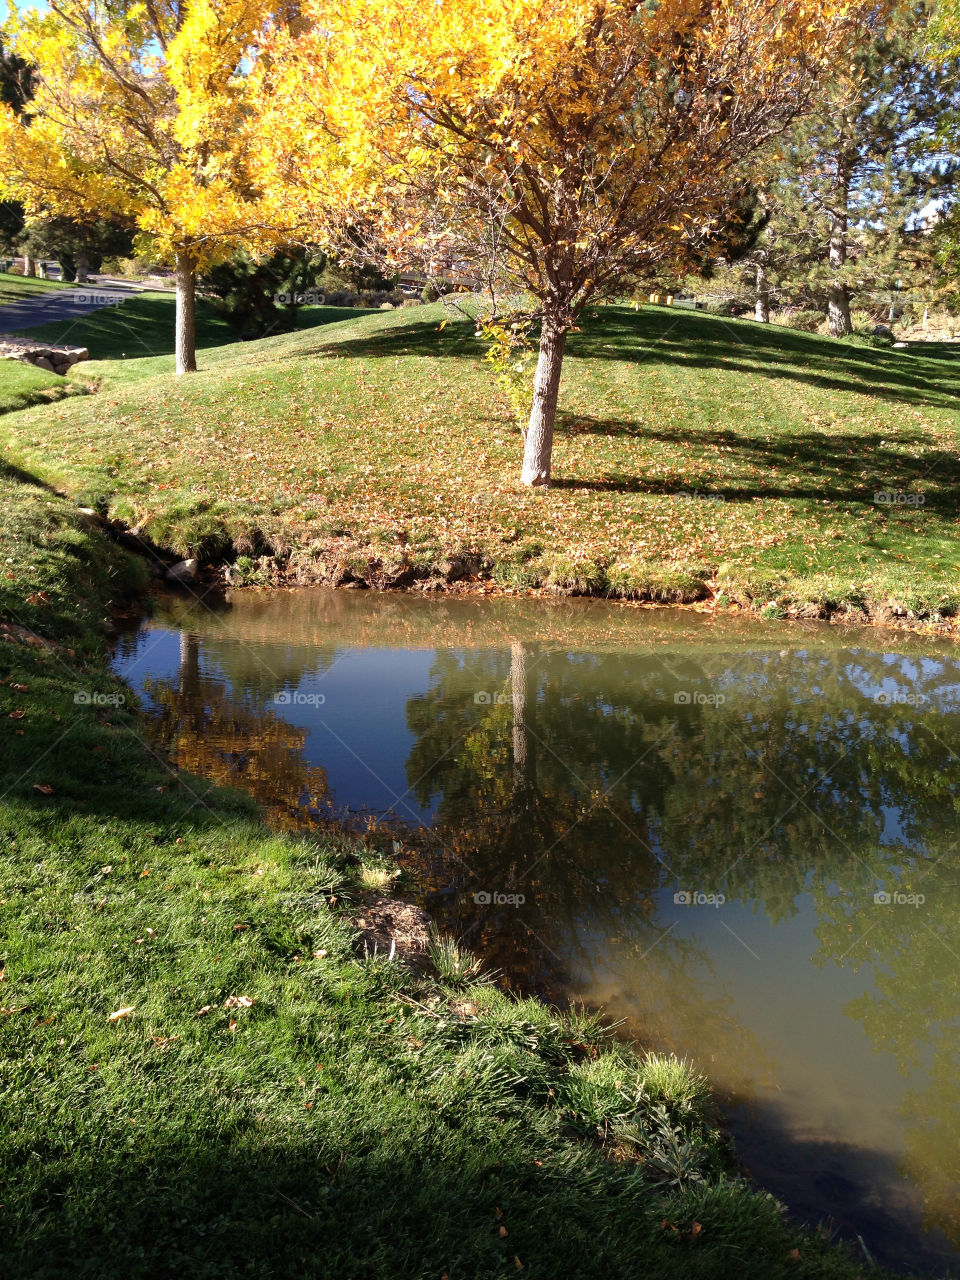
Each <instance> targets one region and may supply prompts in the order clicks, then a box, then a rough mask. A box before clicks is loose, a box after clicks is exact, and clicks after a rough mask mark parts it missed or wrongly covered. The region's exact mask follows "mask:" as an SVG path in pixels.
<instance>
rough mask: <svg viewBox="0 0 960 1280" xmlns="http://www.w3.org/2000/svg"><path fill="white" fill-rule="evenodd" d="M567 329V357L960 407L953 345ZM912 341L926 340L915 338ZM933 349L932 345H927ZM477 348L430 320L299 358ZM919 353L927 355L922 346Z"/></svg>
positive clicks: (619, 314) (701, 322)
mask: <svg viewBox="0 0 960 1280" xmlns="http://www.w3.org/2000/svg"><path fill="white" fill-rule="evenodd" d="M590 315H591V316H594V315H595V316H596V318H595V319H593V318H590V317H589V316H588V318H586V319H584V321H583V322H582V324H583V327H582V331H581V332H578V333H575V334H573V335H571V338H570V342H569V344H568V347H567V354H568V356H569V357H571V358H573V359H580V360H616V361H621V362H625V363H633V364H644V363H649V364H653V365H676V366H679V367H681V368H686V369H691V370H693V369H723V370H726V371H729V372H731V373H745V374H750V375H752V376H754V377H756V376H757V375H759V376H761V377H766V378H775V379H787V380H791V381H795V382H798V383H803V384H806V385H808V386H813V387H818V388H821V389H824V390H828V391H843V392H848V393H851V394H857V395H865V396H870V397H874V398H877V399H881V400H888V401H891V402H895V403H905V404H915V405H923V406H926V407H929V408H947V409H956V408H958V407H960V349H958V350H957V351H955V352H954V361H955V362H954V363H953V364H951V361H950V360H949V358H948V356H947V354H943V355H940V356H938V358H937V359H936V361H935V363H934V362H931V363H930V364H927V363H926V362H924V361H921V360H920V359H918V357H919V356H920V354H921V353H920V352H919V351H916V350H915V348H911V349H909V350H907V351H904V352H900V351H892V350H887V349H882V348H874V347H866V346H864V347H861V346H856V345H854V344H853V343H844V342H837V341H834V340H830V339H826V338H820V337H818V336H816V335H815V334H809V333H804V332H802V331H800V330H797V329H788V328H786V327H785V326H781V325H762V324H756V323H753V322H751V321H732V322H731V321H728V320H725V319H723V318H721V317H718V316H709V315H705V314H703V313H702V312H689V311H670V312H667V311H665V310H663V309H662V308H650V309H644V310H641V311H633V310H632V309H630V308H627V307H602V308H600V309H599V310H598V311H596V312H594V313H590ZM915 345H916V346H920V345H923V346H924V347H926V344H915ZM931 345H932V344H931ZM485 351H486V347H485V345H484V343H483V342H482V341H480V340H479V339H478V338H476V337H475V336H474V332H473V329H472V328H471V326H470V325H469V324H468V323H467V322H465V321H459V320H454V321H452V322H450V323H448V324H447V325H446V327H445V328H443V329H441V327H440V324H439V323H438V322H437V321H436V320H432V319H431V320H420V319H417V320H412V321H410V322H404V323H403V324H402V325H400V326H392V327H391V328H389V329H386V330H382V331H379V332H376V331H374V332H371V333H370V334H369V335H364V336H362V337H353V338H350V339H348V340H346V341H342V342H335V341H331V342H318V343H317V345H316V346H314V347H311V348H309V349H308V350H307V351H306V352H302V353H301V354H314V355H321V354H322V355H342V356H346V357H355V358H358V359H389V358H395V357H397V356H401V355H422V356H428V357H431V358H435V359H439V358H450V357H466V358H471V359H476V358H479V357H481V356H482V355H483V354H484V353H485ZM922 354H923V356H927V355H928V354H932V353H928V352H927V351H926V350H925V349H924V351H923V353H922Z"/></svg>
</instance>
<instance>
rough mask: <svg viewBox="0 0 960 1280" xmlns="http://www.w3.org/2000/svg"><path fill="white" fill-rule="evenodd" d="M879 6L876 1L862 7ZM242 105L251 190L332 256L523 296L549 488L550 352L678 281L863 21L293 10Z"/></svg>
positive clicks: (876, 15) (487, 7) (597, 5)
mask: <svg viewBox="0 0 960 1280" xmlns="http://www.w3.org/2000/svg"><path fill="white" fill-rule="evenodd" d="M880 3H881V4H882V3H883V0H880ZM299 10H300V13H299V17H300V21H299V22H298V24H297V29H296V30H292V29H291V28H290V27H286V28H278V30H277V32H276V36H275V39H274V41H273V44H272V47H271V49H270V57H269V59H265V60H264V62H263V64H262V66H261V69H260V72H259V74H260V77H261V85H262V90H263V93H264V95H265V97H266V98H267V99H268V100H269V103H270V105H269V107H268V108H267V115H266V119H267V120H268V121H269V123H267V124H266V125H265V127H264V128H263V129H262V140H263V142H264V144H265V154H264V156H263V157H262V161H263V165H264V170H265V180H266V181H267V182H268V183H269V185H270V186H271V188H272V190H273V191H274V192H275V193H278V194H279V196H280V198H281V201H282V202H283V203H285V204H286V206H287V209H288V211H289V214H290V216H294V215H295V214H300V215H301V216H303V217H306V218H309V219H310V220H312V232H313V234H314V235H318V236H320V235H324V236H325V237H326V238H327V240H328V243H331V244H335V245H337V246H338V247H339V249H340V251H341V252H342V253H344V254H348V253H350V252H359V253H363V252H368V251H369V246H370V245H377V246H380V247H381V248H382V250H383V252H384V254H385V256H386V257H387V260H388V261H391V262H393V263H394V264H395V265H398V266H400V265H410V264H412V263H413V262H414V261H417V262H419V263H421V264H424V265H425V266H426V267H427V268H428V269H429V268H432V269H433V270H435V271H436V270H440V269H441V268H442V267H443V266H444V265H446V266H448V267H449V266H451V265H453V266H454V269H455V270H456V271H457V273H458V274H460V275H469V276H473V277H474V278H478V279H481V280H483V281H487V282H490V283H492V282H494V281H496V282H497V283H498V284H499V287H500V288H508V289H517V290H520V291H523V292H525V293H527V294H528V295H533V297H534V298H535V299H536V306H537V310H538V312H539V317H540V320H541V337H540V351H539V359H538V363H537V370H536V376H535V382H534V392H533V405H532V410H531V415H530V421H529V425H528V428H527V431H526V446H525V457H524V465H523V474H522V478H523V481H524V482H525V483H526V484H532V485H536V484H548V483H549V481H550V465H551V451H552V443H553V426H554V418H555V414H556V406H557V395H558V390H559V383H560V374H561V367H562V361H563V353H564V345H565V342H566V338H567V334H568V333H569V332H570V330H571V329H572V328H573V327H574V326H575V324H576V320H577V317H578V315H579V313H580V312H581V311H582V309H583V307H584V306H585V305H586V303H587V302H588V301H589V300H590V299H592V298H594V299H595V298H597V297H603V296H608V297H609V296H611V295H616V294H617V292H618V290H622V289H623V288H624V285H625V283H626V282H627V280H628V279H629V278H630V277H635V276H637V275H642V274H643V273H645V272H647V271H648V270H649V269H651V268H654V267H657V266H660V265H662V264H664V263H668V262H670V261H671V260H678V261H680V260H682V259H683V258H684V257H685V256H686V254H687V253H688V252H689V250H690V248H691V247H692V246H693V245H694V244H696V243H698V242H700V241H702V239H703V237H704V236H706V235H709V233H710V229H711V227H713V226H715V225H716V222H717V220H718V219H722V217H723V216H724V211H725V210H726V209H729V208H730V207H731V205H732V204H733V202H734V199H735V197H736V196H737V195H738V194H739V193H740V192H741V191H742V185H743V162H744V161H745V159H747V158H748V157H750V156H752V155H754V154H755V153H757V152H758V151H759V150H760V148H761V147H763V146H764V144H766V143H767V142H768V141H769V139H770V138H771V137H773V136H775V135H776V134H777V133H778V132H780V131H781V130H783V129H785V128H786V127H787V126H788V125H789V123H790V122H791V121H792V119H793V118H794V117H795V116H796V115H797V113H798V112H800V111H802V110H803V109H804V108H805V107H806V106H807V104H808V101H809V99H810V96H811V93H812V92H813V90H814V86H815V84H816V81H817V77H818V76H819V75H820V74H821V72H822V71H823V70H824V69H825V68H826V67H827V66H828V65H829V64H830V63H832V62H834V61H835V60H836V59H838V58H839V57H841V56H842V54H843V52H844V50H845V49H847V48H848V47H850V46H851V45H852V43H853V42H854V41H855V40H856V39H857V35H858V30H859V28H860V26H861V25H862V24H865V23H871V22H873V23H877V22H879V21H881V20H882V19H881V14H880V12H879V9H878V8H877V7H876V6H871V8H870V10H869V11H865V10H864V8H863V6H862V5H861V4H860V2H859V0H657V3H651V2H649V0H563V2H562V3H560V2H558V0H456V2H455V3H454V0H430V3H424V2H423V0H303V3H302V4H301V5H300V6H299Z"/></svg>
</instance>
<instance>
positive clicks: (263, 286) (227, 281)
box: [201, 249, 327, 338]
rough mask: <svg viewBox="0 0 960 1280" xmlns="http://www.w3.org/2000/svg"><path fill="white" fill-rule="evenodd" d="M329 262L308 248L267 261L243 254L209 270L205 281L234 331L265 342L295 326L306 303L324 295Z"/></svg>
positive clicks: (279, 252)
mask: <svg viewBox="0 0 960 1280" xmlns="http://www.w3.org/2000/svg"><path fill="white" fill-rule="evenodd" d="M326 263H327V260H326V258H325V256H324V255H323V254H322V253H319V252H317V251H310V250H305V249H300V250H297V249H282V250H277V252H275V253H273V254H271V255H270V256H269V257H265V258H255V257H253V256H252V255H251V254H249V253H246V252H244V251H243V250H240V251H239V252H237V253H235V254H234V255H233V257H232V258H230V259H229V260H228V261H227V262H221V263H218V264H217V265H216V266H213V267H211V268H210V269H209V270H208V271H206V272H204V274H203V276H202V277H201V282H202V284H203V286H204V288H205V289H207V290H209V292H211V293H213V294H214V295H215V297H216V298H217V299H218V302H219V309H220V310H221V311H222V312H223V313H224V315H226V317H227V319H228V320H229V322H230V324H231V325H232V326H233V328H235V329H237V330H239V331H240V332H241V333H243V334H244V335H247V336H251V337H258V338H259V337H263V336H265V335H266V334H267V333H270V332H272V331H274V330H276V329H280V328H290V327H292V326H293V325H294V324H295V322H296V318H297V311H298V309H299V307H300V306H301V305H302V299H303V298H304V297H309V294H310V293H311V292H319V286H318V281H319V279H320V276H321V275H322V274H323V272H324V269H325V267H326Z"/></svg>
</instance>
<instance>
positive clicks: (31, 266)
mask: <svg viewBox="0 0 960 1280" xmlns="http://www.w3.org/2000/svg"><path fill="white" fill-rule="evenodd" d="M23 274H24V275H25V276H29V277H30V279H31V280H33V279H35V278H36V275H37V264H36V262H35V261H34V260H33V258H31V257H30V255H29V254H25V255H24V259H23Z"/></svg>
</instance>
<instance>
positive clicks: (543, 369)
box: [520, 317, 567, 485]
mask: <svg viewBox="0 0 960 1280" xmlns="http://www.w3.org/2000/svg"><path fill="white" fill-rule="evenodd" d="M566 343H567V331H566V328H565V327H564V326H562V325H560V324H557V323H556V321H554V320H552V319H549V318H547V317H545V318H544V321H543V328H542V330H541V333H540V355H539V358H538V360H537V373H536V377H535V378H534V380H533V407H532V409H531V410H530V423H529V425H528V426H527V435H526V443H525V445H524V450H523V472H522V474H521V476H520V479H521V480H522V482H523V483H524V484H529V485H548V484H549V483H550V461H551V457H552V454H553V424H554V422H555V421H556V417H557V396H558V394H559V392H560V373H561V370H562V369H563V349H564V347H565V346H566Z"/></svg>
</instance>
